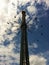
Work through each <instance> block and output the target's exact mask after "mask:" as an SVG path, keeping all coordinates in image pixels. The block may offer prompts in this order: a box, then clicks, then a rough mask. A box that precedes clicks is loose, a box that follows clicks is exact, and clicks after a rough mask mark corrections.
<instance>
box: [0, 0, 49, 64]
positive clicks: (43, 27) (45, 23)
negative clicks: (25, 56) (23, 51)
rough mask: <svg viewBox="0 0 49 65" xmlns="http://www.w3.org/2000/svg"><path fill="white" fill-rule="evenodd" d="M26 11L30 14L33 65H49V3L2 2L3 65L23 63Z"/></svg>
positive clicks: (0, 49)
mask: <svg viewBox="0 0 49 65" xmlns="http://www.w3.org/2000/svg"><path fill="white" fill-rule="evenodd" d="M22 10H24V11H26V23H27V38H28V50H29V60H30V65H48V64H49V0H0V65H19V63H20V62H19V60H20V43H21V29H20V26H21V21H22V14H21V12H22ZM19 32H20V33H19ZM37 60H38V61H37Z"/></svg>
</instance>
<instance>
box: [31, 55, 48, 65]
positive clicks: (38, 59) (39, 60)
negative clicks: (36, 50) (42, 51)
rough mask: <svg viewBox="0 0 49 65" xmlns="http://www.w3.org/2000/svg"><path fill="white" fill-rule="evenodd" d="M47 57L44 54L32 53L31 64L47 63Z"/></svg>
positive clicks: (41, 64)
mask: <svg viewBox="0 0 49 65" xmlns="http://www.w3.org/2000/svg"><path fill="white" fill-rule="evenodd" d="M46 61H47V60H46V59H45V58H44V57H42V56H38V55H31V56H30V65H46Z"/></svg>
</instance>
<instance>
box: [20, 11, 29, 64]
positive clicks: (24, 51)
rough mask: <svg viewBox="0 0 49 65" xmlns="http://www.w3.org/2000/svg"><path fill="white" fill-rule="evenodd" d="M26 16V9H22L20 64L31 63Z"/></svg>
mask: <svg viewBox="0 0 49 65" xmlns="http://www.w3.org/2000/svg"><path fill="white" fill-rule="evenodd" d="M25 16H26V13H25V11H22V22H21V49H20V65H29V53H28V42H27V24H26V21H25Z"/></svg>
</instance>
